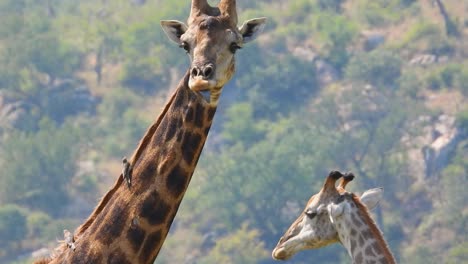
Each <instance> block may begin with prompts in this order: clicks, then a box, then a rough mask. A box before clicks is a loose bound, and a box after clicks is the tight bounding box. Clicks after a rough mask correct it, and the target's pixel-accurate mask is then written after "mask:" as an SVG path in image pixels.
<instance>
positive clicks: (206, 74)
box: [203, 66, 214, 78]
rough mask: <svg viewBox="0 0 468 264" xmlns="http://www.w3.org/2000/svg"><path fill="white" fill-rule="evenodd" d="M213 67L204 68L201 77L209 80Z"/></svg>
mask: <svg viewBox="0 0 468 264" xmlns="http://www.w3.org/2000/svg"><path fill="white" fill-rule="evenodd" d="M213 72H214V71H213V67H212V66H206V67H205V69H204V70H203V77H205V78H210V77H211V75H213Z"/></svg>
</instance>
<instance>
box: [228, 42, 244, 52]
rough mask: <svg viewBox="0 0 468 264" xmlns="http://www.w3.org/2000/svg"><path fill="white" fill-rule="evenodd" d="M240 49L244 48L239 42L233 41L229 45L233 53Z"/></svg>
mask: <svg viewBox="0 0 468 264" xmlns="http://www.w3.org/2000/svg"><path fill="white" fill-rule="evenodd" d="M239 49H242V47H241V46H239V45H238V44H237V43H235V42H233V43H231V46H229V50H230V51H231V52H232V53H236V51H237V50H239Z"/></svg>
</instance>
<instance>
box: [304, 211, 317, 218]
mask: <svg viewBox="0 0 468 264" xmlns="http://www.w3.org/2000/svg"><path fill="white" fill-rule="evenodd" d="M304 213H305V215H307V217H309V218H310V219H313V218H314V217H316V216H317V212H315V211H312V210H307V211H305V212H304Z"/></svg>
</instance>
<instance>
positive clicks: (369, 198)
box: [361, 188, 383, 210]
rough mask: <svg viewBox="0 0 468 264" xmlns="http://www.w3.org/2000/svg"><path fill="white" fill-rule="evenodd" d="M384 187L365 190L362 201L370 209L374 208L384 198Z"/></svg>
mask: <svg viewBox="0 0 468 264" xmlns="http://www.w3.org/2000/svg"><path fill="white" fill-rule="evenodd" d="M382 196H383V188H374V189H370V190H367V191H365V192H364V193H363V194H362V195H361V202H362V203H363V204H365V205H366V206H367V208H368V209H369V210H372V209H374V208H375V207H376V206H377V205H378V204H379V202H380V200H382Z"/></svg>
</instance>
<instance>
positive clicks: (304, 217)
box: [272, 171, 396, 264]
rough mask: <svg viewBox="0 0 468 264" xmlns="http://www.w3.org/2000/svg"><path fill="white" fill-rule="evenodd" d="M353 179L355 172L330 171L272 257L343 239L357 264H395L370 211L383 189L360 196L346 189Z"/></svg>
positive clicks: (378, 199) (287, 257)
mask: <svg viewBox="0 0 468 264" xmlns="http://www.w3.org/2000/svg"><path fill="white" fill-rule="evenodd" d="M340 178H341V181H340V183H339V185H338V187H335V183H336V181H337V180H338V179H340ZM353 179H354V175H353V174H352V173H346V174H344V175H343V174H342V173H341V172H338V171H332V172H330V174H329V175H328V176H327V178H326V180H325V183H324V185H323V187H322V189H321V190H320V191H319V192H318V193H317V194H315V195H313V196H312V197H311V198H310V200H309V201H308V203H307V205H306V207H305V209H304V212H303V213H301V215H300V216H299V217H298V218H297V219H296V220H295V221H294V223H293V224H292V225H291V226H290V227H289V229H288V230H287V231H286V232H285V234H284V235H283V236H282V237H281V238H280V240H279V242H278V244H277V245H276V247H275V248H274V249H273V253H272V257H273V258H274V259H277V260H286V259H289V258H290V257H292V256H293V255H294V254H296V253H297V252H299V251H302V250H305V249H316V248H321V247H325V246H327V245H330V244H332V243H336V242H340V243H341V244H342V245H343V246H344V247H345V248H346V250H347V251H348V254H349V255H350V257H351V258H352V260H353V263H355V264H360V263H366V264H367V263H374V264H378V263H386V264H395V263H396V261H395V258H394V257H393V255H392V253H391V251H390V249H389V247H388V245H387V243H386V242H385V239H384V238H383V235H382V233H381V232H380V230H379V228H378V227H377V225H376V223H375V222H374V220H373V219H372V218H371V216H370V214H369V211H368V210H370V209H373V208H374V207H375V206H377V204H378V203H379V201H380V200H381V198H382V192H383V189H382V188H375V189H370V190H367V191H366V192H364V193H363V194H362V196H361V197H358V196H357V195H356V194H354V193H350V192H347V191H346V189H345V188H346V185H347V184H348V183H349V182H350V181H352V180H353Z"/></svg>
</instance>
